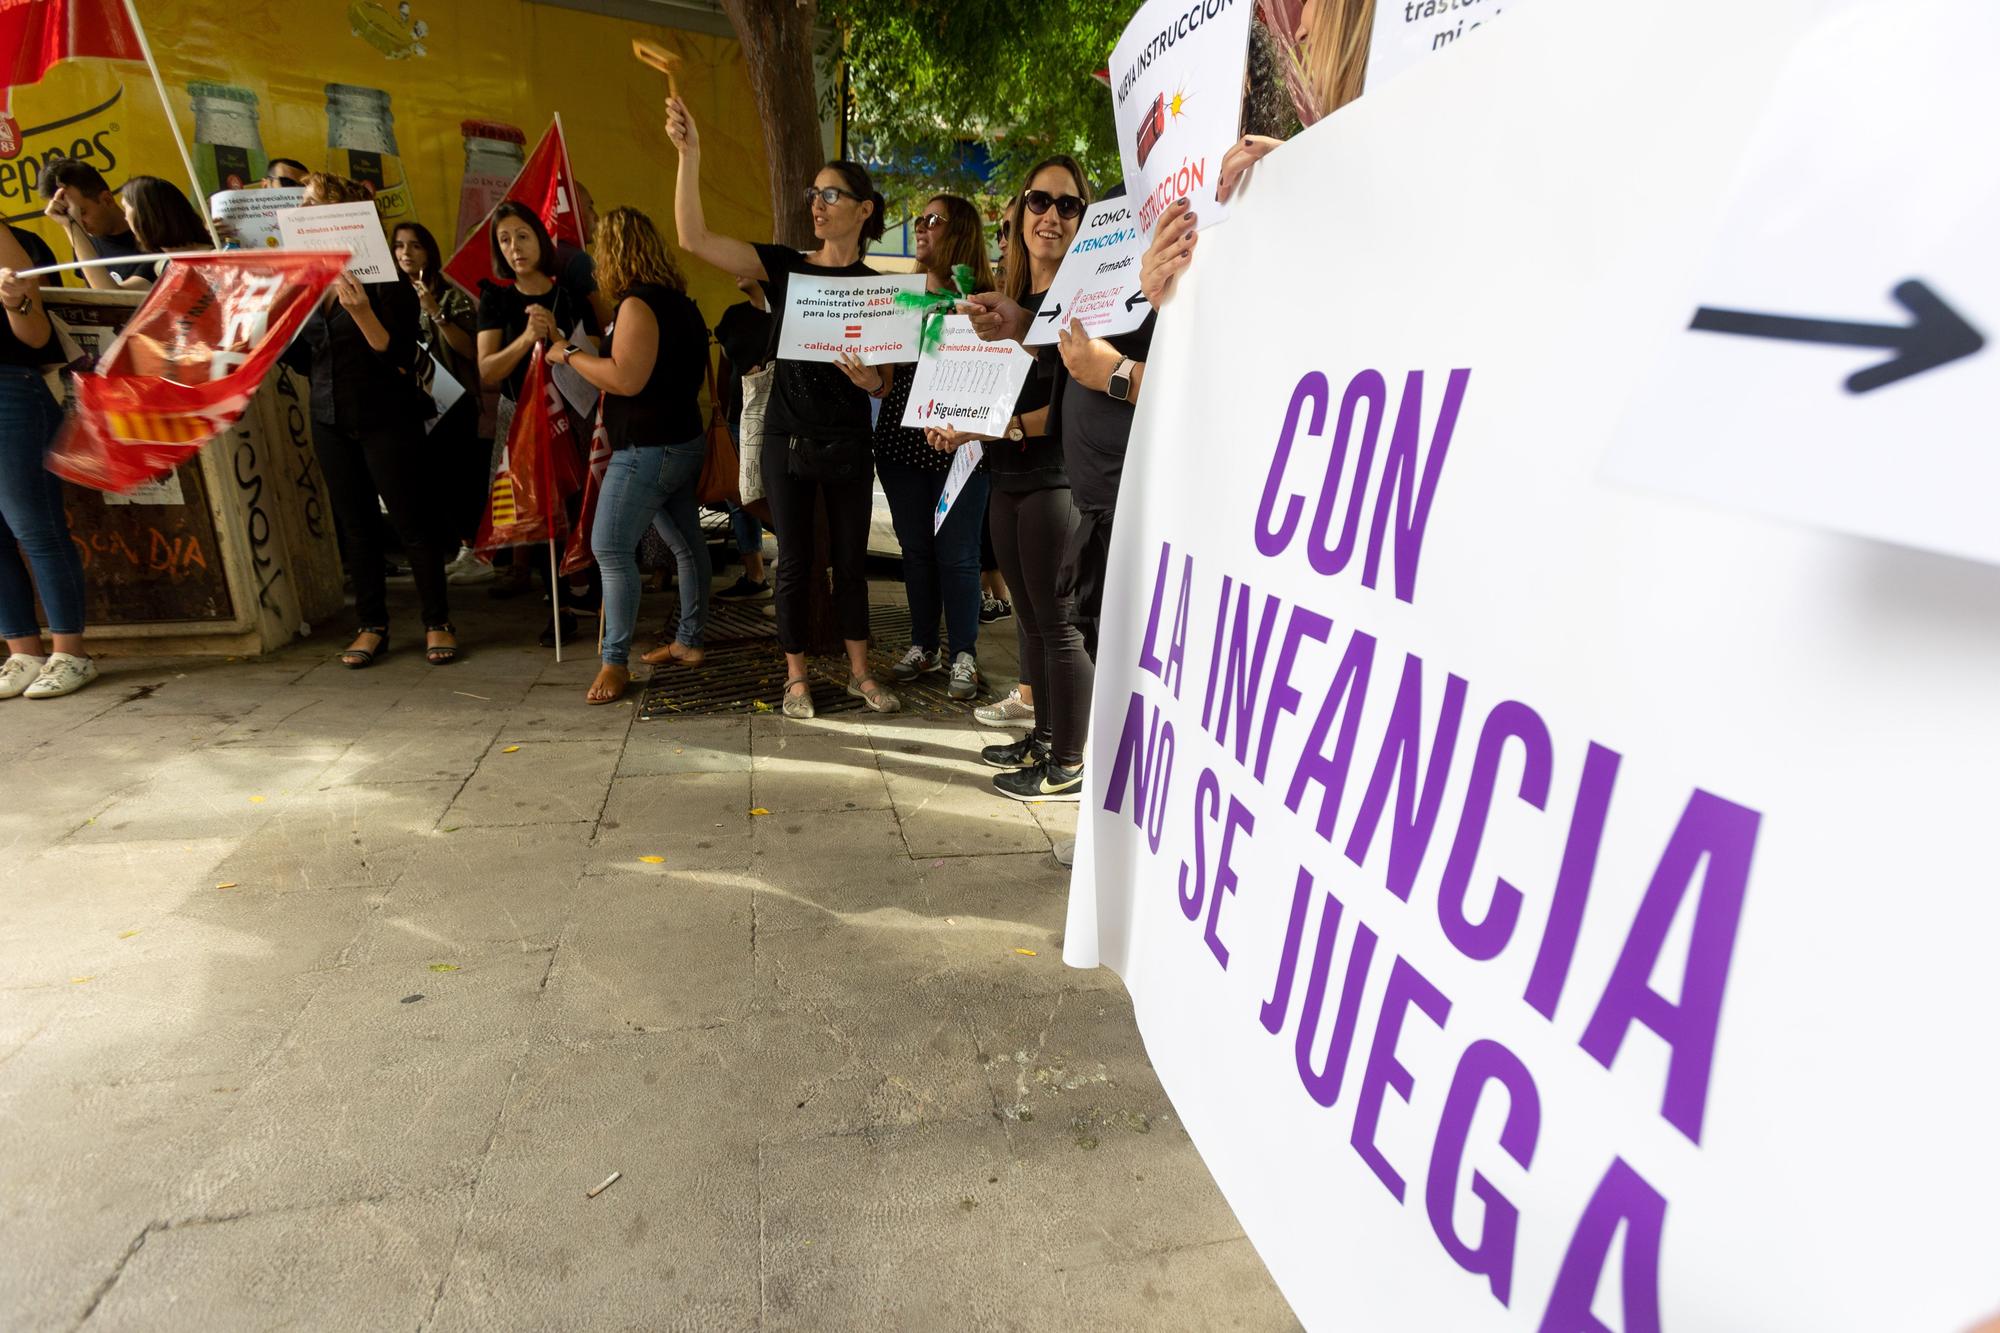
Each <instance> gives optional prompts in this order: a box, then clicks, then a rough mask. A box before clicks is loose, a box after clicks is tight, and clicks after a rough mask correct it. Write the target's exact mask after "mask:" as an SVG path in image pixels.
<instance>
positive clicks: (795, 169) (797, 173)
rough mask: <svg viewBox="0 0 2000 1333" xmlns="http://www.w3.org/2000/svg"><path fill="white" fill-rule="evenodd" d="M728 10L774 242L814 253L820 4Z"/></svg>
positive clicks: (830, 631) (818, 526) (744, 0)
mask: <svg viewBox="0 0 2000 1333" xmlns="http://www.w3.org/2000/svg"><path fill="white" fill-rule="evenodd" d="M722 8H723V11H724V12H725V13H727V14H728V15H729V22H730V23H731V24H732V25H733V26H734V27H735V29H736V40H737V41H738V42H740V43H741V44H742V46H743V64H744V67H745V69H747V70H748V72H749V75H750V93H751V96H752V97H754V98H755V99H756V102H757V115H758V117H759V118H760V119H761V121H762V122H763V130H764V160H765V161H766V162H767V163H768V164H769V165H770V178H769V180H768V181H767V182H766V185H767V188H768V189H769V191H770V199H771V239H772V240H774V241H781V242H783V243H785V244H787V245H795V246H798V247H800V248H801V249H804V248H808V247H810V246H811V245H812V244H813V234H812V213H811V211H810V210H809V209H808V208H807V207H806V205H805V202H804V199H803V196H804V193H805V187H806V186H808V185H810V184H812V180H813V176H814V175H815V174H817V173H818V171H819V168H820V162H821V154H820V133H819V98H818V93H817V89H818V83H817V81H816V79H815V78H814V72H813V26H814V24H815V23H816V22H817V21H818V19H819V3H818V0H722ZM813 515H814V519H815V522H814V531H813V532H812V534H811V535H810V539H809V544H810V545H811V547H812V568H811V571H810V574H809V581H808V584H807V587H808V589H809V594H810V601H809V606H810V608H811V614H810V616H809V617H808V619H807V622H806V644H807V648H808V650H809V651H811V652H813V653H817V654H837V653H840V652H842V651H843V648H842V641H841V636H840V628H839V625H838V623H837V622H836V620H835V618H834V614H833V590H832V585H831V582H830V574H831V568H830V565H829V563H828V552H827V524H826V502H825V499H824V498H822V499H821V500H820V501H819V502H818V503H816V504H815V505H814V506H813ZM777 539H778V542H779V544H780V545H782V544H784V543H785V542H788V541H791V542H797V541H806V540H808V538H807V535H806V534H803V533H788V532H780V533H778V534H777Z"/></svg>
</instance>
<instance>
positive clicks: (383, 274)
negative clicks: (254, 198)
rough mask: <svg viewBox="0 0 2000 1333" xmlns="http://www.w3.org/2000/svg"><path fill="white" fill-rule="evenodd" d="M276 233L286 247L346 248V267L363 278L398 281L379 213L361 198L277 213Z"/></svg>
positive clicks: (289, 209) (313, 248) (296, 248)
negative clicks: (347, 202) (355, 201)
mask: <svg viewBox="0 0 2000 1333" xmlns="http://www.w3.org/2000/svg"><path fill="white" fill-rule="evenodd" d="M277 216H278V234H279V235H280V236H281V237H283V239H284V242H285V247H284V248H285V249H287V250H345V251H347V252H348V260H347V271H348V272H349V273H351V274H353V275H354V276H355V277H357V278H359V279H360V280H361V281H363V282H401V281H402V280H403V279H402V275H401V274H399V273H397V272H396V260H395V257H394V256H393V255H391V254H390V253H389V238H388V237H386V236H384V235H383V234H382V215H381V214H380V213H378V212H376V211H375V205H374V204H372V203H370V202H369V201H368V200H366V199H364V200H362V201H360V202H359V203H353V204H315V205H313V206H312V207H310V208H288V209H284V210H282V211H280V212H279V213H278V215H277Z"/></svg>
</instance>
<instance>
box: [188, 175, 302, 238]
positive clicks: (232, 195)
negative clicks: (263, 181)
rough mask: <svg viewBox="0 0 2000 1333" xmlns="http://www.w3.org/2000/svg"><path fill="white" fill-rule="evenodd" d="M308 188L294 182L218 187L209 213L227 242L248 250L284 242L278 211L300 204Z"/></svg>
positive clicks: (209, 204) (212, 196) (213, 195)
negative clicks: (265, 186)
mask: <svg viewBox="0 0 2000 1333" xmlns="http://www.w3.org/2000/svg"><path fill="white" fill-rule="evenodd" d="M305 197H306V192H305V191H304V190H302V189H298V188H296V187H292V186H285V187H276V186H274V187H272V188H270V189H257V190H217V191H216V192H215V193H214V194H212V195H210V196H209V197H208V216H209V217H210V218H212V219H213V220H214V222H215V227H216V230H217V231H218V232H220V233H221V235H222V239H223V240H224V241H225V242H234V243H235V244H237V245H239V246H241V247H243V248H244V249H245V250H257V249H262V248H264V247H267V246H268V247H274V248H275V247H276V246H278V245H279V244H281V243H282V237H281V236H280V235H279V228H278V214H280V213H282V212H284V211H285V210H286V209H290V208H297V207H299V205H300V201H301V200H303V199H304V198H305Z"/></svg>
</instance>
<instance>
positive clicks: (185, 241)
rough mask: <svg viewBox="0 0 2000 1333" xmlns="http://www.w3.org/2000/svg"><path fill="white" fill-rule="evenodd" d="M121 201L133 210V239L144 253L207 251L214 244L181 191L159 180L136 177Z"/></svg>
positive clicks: (121, 192) (121, 189)
mask: <svg viewBox="0 0 2000 1333" xmlns="http://www.w3.org/2000/svg"><path fill="white" fill-rule="evenodd" d="M118 197H119V198H120V199H122V200H124V201H125V203H126V204H127V205H128V206H129V207H130V208H131V210H132V235H133V237H134V238H135V239H136V240H137V241H138V242H139V248H140V249H141V250H206V249H208V248H209V247H210V246H212V245H214V244H215V241H214V239H213V238H212V237H210V236H209V234H208V226H207V224H205V223H204V222H202V220H201V214H199V213H197V212H195V211H194V205H193V204H190V203H189V202H188V201H187V196H186V195H184V194H182V193H181V191H180V187H179V186H177V185H175V184H174V183H173V182H172V181H168V180H161V179H160V178H159V177H158V176H133V177H131V178H129V179H128V180H127V181H126V182H125V184H124V185H122V186H120V187H119V190H118Z"/></svg>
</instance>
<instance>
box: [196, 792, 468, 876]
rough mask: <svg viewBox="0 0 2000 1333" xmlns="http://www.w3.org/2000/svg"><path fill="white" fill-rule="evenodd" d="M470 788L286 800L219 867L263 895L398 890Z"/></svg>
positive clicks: (330, 794)
mask: <svg viewBox="0 0 2000 1333" xmlns="http://www.w3.org/2000/svg"><path fill="white" fill-rule="evenodd" d="M462 785H463V784H462V783H460V782H458V781H455V780H451V779H445V780H442V781H436V780H434V781H430V782H397V783H383V784H355V783H348V784H344V785H339V786H334V787H322V788H319V789H317V790H313V791H308V792H304V793H301V794H300V795H299V796H297V797H296V798H293V799H290V800H287V801H284V802H283V803H282V804H281V806H280V808H279V809H278V810H277V811H276V812H275V813H274V814H272V815H271V816H270V818H269V819H268V820H266V821H265V822H264V823H263V824H262V825H261V826H260V827H258V828H257V829H256V830H255V831H254V832H252V833H250V834H248V835H247V836H245V837H244V838H243V839H242V840H241V841H240V842H238V843H237V845H236V850H235V851H234V852H232V853H231V854H230V855H229V856H228V857H227V858H225V859H224V860H223V861H222V862H221V864H219V865H217V866H216V868H215V874H216V878H217V879H218V880H234V881H236V882H237V883H238V884H239V885H250V886H255V887H257V888H278V889H319V888H334V887H341V886H349V885H378V886H385V887H386V886H387V885H389V884H391V883H393V882H394V881H395V879H396V877H397V875H399V874H400V873H401V872H402V870H403V867H404V866H405V865H407V864H408V863H409V860H410V858H411V857H412V856H413V855H414V854H415V853H416V851H417V849H418V848H419V847H421V846H422V845H423V844H424V843H426V842H427V841H429V840H430V838H431V837H432V835H433V834H434V833H435V831H436V829H437V826H438V823H439V820H440V819H441V818H442V817H443V815H444V813H445V811H446V810H447V809H449V808H450V806H451V804H452V802H453V801H455V800H456V799H457V797H458V793H459V789H460V787H461V786H462Z"/></svg>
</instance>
